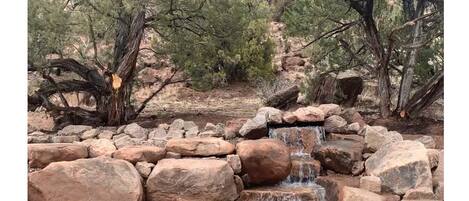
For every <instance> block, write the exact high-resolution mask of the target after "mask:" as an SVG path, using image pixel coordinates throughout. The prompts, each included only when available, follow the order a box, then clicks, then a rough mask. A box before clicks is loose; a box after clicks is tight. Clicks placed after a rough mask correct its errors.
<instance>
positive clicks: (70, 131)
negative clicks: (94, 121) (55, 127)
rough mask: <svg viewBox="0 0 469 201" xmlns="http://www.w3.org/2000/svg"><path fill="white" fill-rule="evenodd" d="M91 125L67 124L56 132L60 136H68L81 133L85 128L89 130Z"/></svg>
mask: <svg viewBox="0 0 469 201" xmlns="http://www.w3.org/2000/svg"><path fill="white" fill-rule="evenodd" d="M92 128H93V127H91V126H85V125H68V126H65V128H63V129H62V130H60V131H59V132H57V135H62V136H70V135H77V136H79V135H81V134H82V133H83V132H85V131H87V130H91V129H92Z"/></svg>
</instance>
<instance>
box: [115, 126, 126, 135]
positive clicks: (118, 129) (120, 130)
mask: <svg viewBox="0 0 469 201" xmlns="http://www.w3.org/2000/svg"><path fill="white" fill-rule="evenodd" d="M126 126H127V125H122V126H120V127H119V128H117V131H116V133H117V134H121V133H123V132H124V129H125V127H126Z"/></svg>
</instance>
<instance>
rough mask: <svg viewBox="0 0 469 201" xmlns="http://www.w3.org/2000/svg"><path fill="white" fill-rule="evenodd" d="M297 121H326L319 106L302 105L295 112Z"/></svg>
mask: <svg viewBox="0 0 469 201" xmlns="http://www.w3.org/2000/svg"><path fill="white" fill-rule="evenodd" d="M293 115H295V116H296V119H297V121H300V122H321V121H324V116H325V115H324V112H323V111H322V110H321V109H319V108H317V107H312V106H308V107H300V108H298V109H297V110H295V111H294V112H293Z"/></svg>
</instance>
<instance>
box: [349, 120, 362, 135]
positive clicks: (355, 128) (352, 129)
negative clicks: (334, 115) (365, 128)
mask: <svg viewBox="0 0 469 201" xmlns="http://www.w3.org/2000/svg"><path fill="white" fill-rule="evenodd" d="M345 129H346V130H347V131H349V132H353V133H358V131H360V124H359V123H357V122H355V123H351V124H349V125H347V127H346V128H345Z"/></svg>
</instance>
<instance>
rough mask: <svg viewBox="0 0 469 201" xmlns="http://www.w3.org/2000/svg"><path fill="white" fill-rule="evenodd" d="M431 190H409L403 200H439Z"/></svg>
mask: <svg viewBox="0 0 469 201" xmlns="http://www.w3.org/2000/svg"><path fill="white" fill-rule="evenodd" d="M437 199H438V198H437V197H436V196H435V194H433V191H432V189H431V188H415V189H410V190H408V191H407V192H406V193H405V195H404V197H403V200H437Z"/></svg>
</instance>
